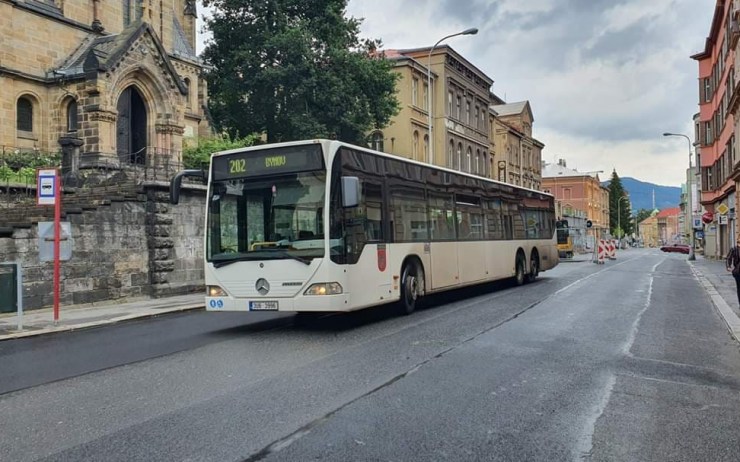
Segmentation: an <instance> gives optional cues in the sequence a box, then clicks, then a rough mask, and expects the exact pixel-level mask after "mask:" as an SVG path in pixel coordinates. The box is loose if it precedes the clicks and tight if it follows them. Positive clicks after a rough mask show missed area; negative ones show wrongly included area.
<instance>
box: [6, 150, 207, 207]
mask: <svg viewBox="0 0 740 462" xmlns="http://www.w3.org/2000/svg"><path fill="white" fill-rule="evenodd" d="M62 159H63V155H62V152H61V151H57V152H44V151H40V150H36V149H28V148H17V147H8V146H0V208H9V207H19V206H20V207H22V206H26V205H32V204H34V203H35V201H36V169H37V168H42V167H47V168H56V167H60V168H61V171H62V186H63V188H64V192H65V194H67V193H74V194H78V195H81V194H84V193H85V191H91V190H95V191H103V192H108V193H112V194H116V193H120V194H123V193H130V190H131V188H132V187H138V186H141V185H143V184H145V183H151V182H162V183H168V182H169V181H170V179H171V178H172V177H173V176H174V175H175V174H176V173H177V172H179V171H181V170H183V169H185V165H184V164H183V163H182V152H181V151H176V150H170V149H161V148H154V147H146V148H143V149H141V150H139V151H137V152H134V153H104V152H91V153H81V154H79V155H78V156H75V158H74V159H70V160H67V159H65V162H64V163H63V161H62ZM72 163H73V164H74V165H71V164H72ZM186 181H187V182H194V183H196V184H197V180H193V179H186Z"/></svg>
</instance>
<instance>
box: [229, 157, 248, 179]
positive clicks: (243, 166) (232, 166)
mask: <svg viewBox="0 0 740 462" xmlns="http://www.w3.org/2000/svg"><path fill="white" fill-rule="evenodd" d="M246 171H247V160H246V159H232V160H229V173H230V174H232V175H233V174H235V173H244V172H246Z"/></svg>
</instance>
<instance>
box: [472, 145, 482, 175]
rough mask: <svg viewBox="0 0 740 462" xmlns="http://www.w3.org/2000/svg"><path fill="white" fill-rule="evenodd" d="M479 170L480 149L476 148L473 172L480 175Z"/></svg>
mask: <svg viewBox="0 0 740 462" xmlns="http://www.w3.org/2000/svg"><path fill="white" fill-rule="evenodd" d="M480 170H481V158H480V149H476V150H475V165H474V169H473V172H474V173H475V174H476V175H480V174H481V173H482V172H481V171H480Z"/></svg>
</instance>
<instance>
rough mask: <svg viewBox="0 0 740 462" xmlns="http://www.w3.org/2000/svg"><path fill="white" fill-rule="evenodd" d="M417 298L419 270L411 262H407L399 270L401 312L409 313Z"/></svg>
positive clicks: (411, 311) (413, 307) (412, 310)
mask: <svg viewBox="0 0 740 462" xmlns="http://www.w3.org/2000/svg"><path fill="white" fill-rule="evenodd" d="M418 299H419V271H418V269H417V268H416V266H415V265H413V264H407V265H405V266H404V267H403V271H402V272H401V303H400V307H399V308H400V311H401V314H411V313H413V312H414V310H415V309H416V303H417V301H418Z"/></svg>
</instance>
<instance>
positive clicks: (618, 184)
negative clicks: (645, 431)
mask: <svg viewBox="0 0 740 462" xmlns="http://www.w3.org/2000/svg"><path fill="white" fill-rule="evenodd" d="M620 202H621V204H620ZM620 215H621V217H620ZM620 225H621V229H619V227H620ZM609 230H610V231H611V233H612V235H614V236H619V237H622V236H625V235H627V234H631V233H632V213H631V210H630V201H629V196H628V195H627V194H626V193H625V191H624V187H622V180H620V179H619V175H617V170H616V169H615V170H614V171H613V172H612V177H611V179H610V180H609Z"/></svg>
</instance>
